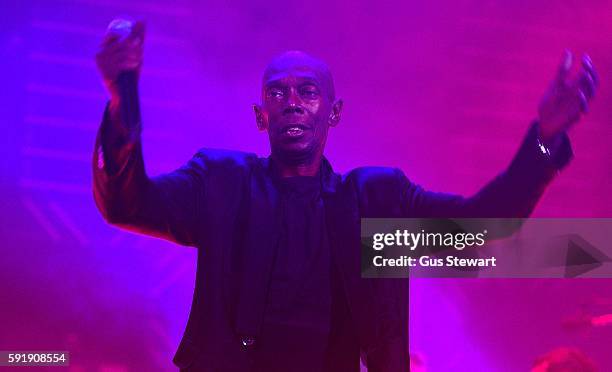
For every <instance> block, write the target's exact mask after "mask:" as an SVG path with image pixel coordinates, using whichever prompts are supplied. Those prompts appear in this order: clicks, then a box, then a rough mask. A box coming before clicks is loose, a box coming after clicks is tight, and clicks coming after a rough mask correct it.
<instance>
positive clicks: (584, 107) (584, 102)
mask: <svg viewBox="0 0 612 372" xmlns="http://www.w3.org/2000/svg"><path fill="white" fill-rule="evenodd" d="M578 99H579V100H580V111H581V112H584V113H586V112H588V111H589V100H588V99H587V96H586V94H585V93H584V92H583V91H582V90H581V89H578Z"/></svg>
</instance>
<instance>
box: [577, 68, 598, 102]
mask: <svg viewBox="0 0 612 372" xmlns="http://www.w3.org/2000/svg"><path fill="white" fill-rule="evenodd" d="M577 84H578V89H580V91H582V92H583V94H584V95H585V97H586V98H587V99H591V98H592V97H593V95H594V94H595V82H594V81H593V78H592V77H591V74H590V73H589V72H588V71H586V70H582V71H580V74H579V75H578V81H577Z"/></svg>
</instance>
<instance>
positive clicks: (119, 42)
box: [96, 19, 145, 103]
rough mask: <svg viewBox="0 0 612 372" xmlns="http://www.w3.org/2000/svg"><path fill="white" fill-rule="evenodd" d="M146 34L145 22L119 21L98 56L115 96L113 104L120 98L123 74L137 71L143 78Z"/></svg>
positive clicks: (105, 80) (108, 32) (106, 38)
mask: <svg viewBox="0 0 612 372" xmlns="http://www.w3.org/2000/svg"><path fill="white" fill-rule="evenodd" d="M144 35H145V25H144V23H143V22H142V21H137V22H134V23H132V22H130V21H127V20H122V19H116V20H113V21H112V22H111V23H110V25H109V26H108V30H107V32H106V35H105V36H104V39H103V40H102V43H101V45H100V50H99V51H98V53H97V54H96V64H97V66H98V70H99V71H100V73H101V75H102V79H103V80H104V84H105V85H106V88H107V90H108V92H109V93H110V95H111V102H115V103H117V102H118V101H119V99H120V95H119V89H118V86H117V78H118V77H119V74H121V73H122V72H126V71H136V75H137V76H139V75H140V69H141V67H142V55H143V44H144Z"/></svg>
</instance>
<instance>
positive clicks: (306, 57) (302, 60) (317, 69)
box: [262, 50, 336, 101]
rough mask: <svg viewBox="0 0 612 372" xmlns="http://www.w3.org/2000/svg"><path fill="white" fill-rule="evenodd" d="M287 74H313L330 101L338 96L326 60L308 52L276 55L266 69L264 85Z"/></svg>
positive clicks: (295, 51)
mask: <svg viewBox="0 0 612 372" xmlns="http://www.w3.org/2000/svg"><path fill="white" fill-rule="evenodd" d="M286 74H294V75H297V76H300V75H305V76H308V75H312V77H313V78H315V79H316V80H318V81H319V84H320V85H321V87H322V88H323V89H324V90H325V91H326V93H327V95H328V98H329V100H330V101H333V100H334V99H335V97H336V93H335V89H334V80H333V78H332V74H331V71H330V70H329V67H328V66H327V64H326V63H325V62H323V61H322V60H320V59H318V58H315V57H313V56H311V55H310V54H308V53H305V52H302V51H299V50H292V51H288V52H285V53H282V54H280V55H278V56H276V57H274V59H272V61H270V63H269V64H268V66H267V67H266V69H265V70H264V74H263V81H262V83H263V86H264V87H265V86H266V85H268V84H269V83H270V82H273V81H275V80H278V79H279V78H281V77H282V76H284V75H286Z"/></svg>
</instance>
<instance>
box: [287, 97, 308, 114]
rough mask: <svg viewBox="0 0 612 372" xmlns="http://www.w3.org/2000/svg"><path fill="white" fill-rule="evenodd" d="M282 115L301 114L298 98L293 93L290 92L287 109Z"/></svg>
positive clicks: (302, 111)
mask: <svg viewBox="0 0 612 372" xmlns="http://www.w3.org/2000/svg"><path fill="white" fill-rule="evenodd" d="M283 113H284V114H303V113H304V109H303V108H302V106H301V101H300V97H298V95H297V94H296V93H295V92H291V93H290V94H289V97H287V107H285V110H284V112H283Z"/></svg>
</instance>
